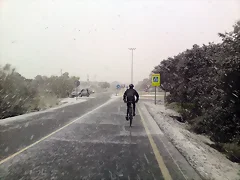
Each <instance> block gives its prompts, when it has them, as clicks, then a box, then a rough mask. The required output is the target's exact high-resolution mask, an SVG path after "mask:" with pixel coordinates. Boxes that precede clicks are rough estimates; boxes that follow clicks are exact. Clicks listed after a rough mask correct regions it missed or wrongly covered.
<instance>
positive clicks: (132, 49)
mask: <svg viewBox="0 0 240 180" xmlns="http://www.w3.org/2000/svg"><path fill="white" fill-rule="evenodd" d="M128 49H129V50H131V51H132V67H131V84H133V51H134V50H135V49H136V48H128Z"/></svg>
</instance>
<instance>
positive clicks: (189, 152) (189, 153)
mask: <svg viewBox="0 0 240 180" xmlns="http://www.w3.org/2000/svg"><path fill="white" fill-rule="evenodd" d="M144 104H145V106H146V107H147V110H148V112H149V114H150V115H151V116H152V118H153V119H154V120H155V121H156V123H157V124H158V126H159V127H160V129H161V130H162V131H163V133H164V134H165V135H166V137H167V138H168V139H169V140H170V141H171V142H172V144H173V145H174V146H175V147H176V148H177V149H178V151H179V152H180V153H181V154H182V155H183V156H184V157H185V158H186V160H187V161H188V162H189V164H191V166H192V167H193V168H194V169H195V170H196V171H197V172H198V173H199V174H200V175H201V176H202V177H203V178H206V179H216V180H221V179H224V180H225V179H226V180H235V179H239V175H238V172H239V169H240V168H239V165H238V164H237V163H233V162H231V161H229V160H228V159H227V158H226V157H225V156H224V155H223V154H221V153H220V152H218V151H216V150H215V149H213V148H211V147H209V146H208V145H206V144H205V143H204V142H203V140H202V139H201V138H200V135H196V134H194V133H191V132H189V131H188V130H186V129H185V126H184V124H181V123H179V122H178V121H176V120H173V119H172V118H171V117H169V116H168V114H167V113H166V111H165V107H164V106H163V105H154V104H153V103H150V102H145V103H144Z"/></svg>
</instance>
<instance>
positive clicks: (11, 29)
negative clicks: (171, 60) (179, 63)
mask: <svg viewBox="0 0 240 180" xmlns="http://www.w3.org/2000/svg"><path fill="white" fill-rule="evenodd" d="M238 19H240V0H209V1H207V0H146V1H141V0H118V1H117V0H111V1H104V0H101V1H97V0H96V1H90V0H86V1H84V0H0V64H1V65H3V64H5V63H10V64H12V65H13V66H14V67H16V69H17V70H18V72H20V73H21V74H22V75H24V76H25V77H28V78H33V77H35V76H36V75H38V74H41V75H60V70H61V69H63V72H65V71H67V72H69V73H70V75H77V76H80V78H81V79H82V80H86V79H87V74H89V76H90V80H91V79H94V78H96V80H99V81H100V80H107V81H115V80H118V81H122V82H125V83H128V82H129V81H130V70H131V69H130V67H131V52H130V51H129V50H128V48H129V47H135V48H136V50H135V51H134V82H135V83H136V82H137V81H139V80H141V79H143V78H145V77H148V75H149V73H150V72H151V70H152V69H153V67H154V66H156V65H158V64H159V63H160V61H161V60H163V59H164V58H167V57H169V56H174V55H177V54H178V53H179V52H181V51H184V50H185V49H187V48H191V47H192V45H193V44H199V45H201V44H203V43H208V42H209V41H211V42H212V41H214V42H219V41H220V39H219V38H218V36H217V33H218V32H225V31H230V30H232V25H233V24H234V23H235V22H236V21H237V20H238Z"/></svg>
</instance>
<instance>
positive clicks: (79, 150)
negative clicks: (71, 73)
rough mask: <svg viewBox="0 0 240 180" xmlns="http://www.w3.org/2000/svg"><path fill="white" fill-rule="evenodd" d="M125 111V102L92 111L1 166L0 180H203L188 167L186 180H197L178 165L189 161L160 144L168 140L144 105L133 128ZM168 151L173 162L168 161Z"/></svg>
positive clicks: (167, 144)
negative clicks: (145, 111) (150, 119)
mask: <svg viewBox="0 0 240 180" xmlns="http://www.w3.org/2000/svg"><path fill="white" fill-rule="evenodd" d="M125 106H126V105H125V104H123V103H122V101H121V99H120V98H112V99H111V100H110V101H108V102H106V103H104V104H102V105H101V106H98V108H97V109H94V108H93V109H91V110H89V111H88V112H87V114H85V115H83V116H82V117H80V118H78V119H75V120H74V121H72V122H71V123H69V124H66V125H65V126H63V127H62V128H61V129H60V130H57V131H56V130H55V131H53V133H52V134H50V135H49V136H47V137H46V138H45V139H43V140H41V141H39V142H37V143H36V144H34V145H32V146H31V147H27V148H26V149H25V150H24V151H23V152H20V153H17V154H15V155H14V156H13V157H10V158H9V159H7V160H4V162H3V161H2V163H1V164H0V178H1V179H7V180H8V179H9V180H15V179H16V180H19V179H24V180H25V179H51V180H54V179H71V180H74V179H94V180H95V179H96V180H98V179H101V180H107V179H124V180H125V179H142V180H148V179H149V180H152V179H157V180H158V179H179V180H182V179H198V176H197V175H196V173H195V172H194V170H193V169H191V167H190V166H189V165H188V164H187V163H186V162H183V163H182V164H181V165H182V166H187V167H185V168H183V169H185V170H186V169H187V171H191V172H188V173H186V174H190V175H189V176H192V177H191V178H189V177H187V176H186V175H184V170H183V169H182V168H179V167H178V165H177V163H176V161H174V159H176V160H180V159H181V161H185V160H184V158H183V157H181V155H180V154H178V153H177V152H176V149H174V148H173V147H170V143H169V142H168V141H167V140H166V139H164V138H163V139H162V140H161V141H159V137H163V134H162V133H161V132H160V131H159V130H158V129H157V127H155V126H154V127H153V125H154V123H152V122H150V121H148V120H147V121H145V120H144V119H146V118H148V116H146V115H145V113H144V111H143V110H142V108H141V106H140V104H139V105H138V109H140V112H139V111H137V113H136V114H137V115H136V117H135V119H134V120H133V127H132V128H130V127H129V122H128V121H126V120H125V118H124V117H125V111H126V107H125ZM146 130H147V131H148V133H147V131H146ZM153 144H155V145H156V147H155V146H154V147H153ZM169 151H170V152H171V153H173V154H172V155H173V156H172V155H171V157H170V156H169ZM158 153H160V154H161V157H158ZM159 158H160V160H161V158H162V159H163V161H164V162H163V164H161V163H159ZM173 158H174V159H173ZM163 166H166V168H167V169H164V167H163ZM166 171H167V172H168V173H169V174H170V177H168V176H166V174H167V172H166ZM164 174H165V175H164Z"/></svg>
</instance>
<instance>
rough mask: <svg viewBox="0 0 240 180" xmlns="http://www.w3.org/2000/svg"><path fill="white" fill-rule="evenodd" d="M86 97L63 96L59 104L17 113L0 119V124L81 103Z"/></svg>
mask: <svg viewBox="0 0 240 180" xmlns="http://www.w3.org/2000/svg"><path fill="white" fill-rule="evenodd" d="M87 98H90V97H78V98H77V99H76V98H64V99H62V100H60V105H58V106H55V107H53V108H49V109H46V110H43V111H37V112H31V113H27V114H23V115H19V116H14V117H10V118H6V119H2V120H0V125H4V124H5V123H8V122H11V121H21V120H25V118H27V117H30V116H33V115H37V114H42V113H46V112H50V111H54V110H56V109H59V108H62V107H65V106H69V105H72V104H77V103H82V102H84V101H86V100H87ZM91 98H94V97H91Z"/></svg>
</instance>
